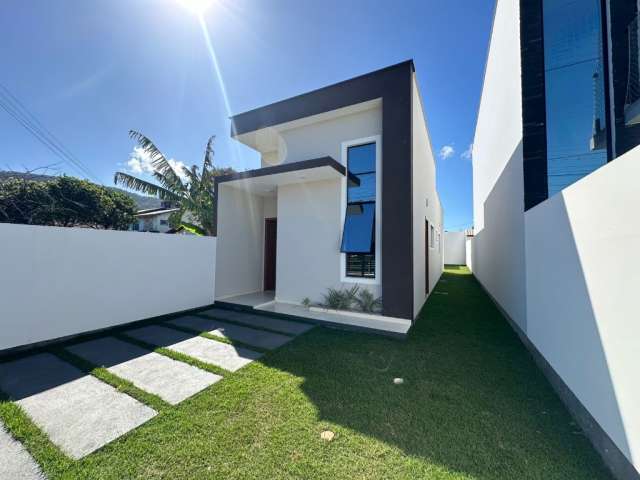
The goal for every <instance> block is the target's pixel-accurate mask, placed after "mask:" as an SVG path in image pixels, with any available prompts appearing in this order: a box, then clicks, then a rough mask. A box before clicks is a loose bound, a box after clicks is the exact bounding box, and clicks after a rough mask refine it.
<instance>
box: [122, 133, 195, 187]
mask: <svg viewBox="0 0 640 480" xmlns="http://www.w3.org/2000/svg"><path fill="white" fill-rule="evenodd" d="M129 137H131V138H132V139H134V140H135V141H136V142H138V145H140V147H142V149H143V150H144V151H145V152H146V153H148V154H149V156H150V157H151V166H152V167H153V169H154V173H158V174H159V175H161V176H162V177H164V178H163V179H160V178H159V175H155V174H154V177H156V179H157V180H158V181H160V182H161V183H162V185H164V186H165V188H167V189H172V190H176V191H180V190H184V184H183V183H182V180H181V179H180V176H179V175H178V173H177V172H176V171H175V170H174V169H173V167H172V166H171V164H170V163H169V161H168V160H167V159H166V157H165V156H164V155H163V154H162V152H161V151H160V150H159V149H158V147H156V145H155V144H154V143H153V142H152V141H151V139H149V138H148V137H146V136H145V135H143V134H142V133H140V132H136V131H135V130H130V131H129Z"/></svg>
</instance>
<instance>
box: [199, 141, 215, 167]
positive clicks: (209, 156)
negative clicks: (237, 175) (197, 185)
mask: <svg viewBox="0 0 640 480" xmlns="http://www.w3.org/2000/svg"><path fill="white" fill-rule="evenodd" d="M215 139H216V136H215V135H212V136H211V137H209V141H208V142H207V148H206V149H205V151H204V161H203V162H202V171H203V172H204V171H205V170H210V169H211V168H212V167H213V155H214V153H215V152H214V151H213V142H214V140H215Z"/></svg>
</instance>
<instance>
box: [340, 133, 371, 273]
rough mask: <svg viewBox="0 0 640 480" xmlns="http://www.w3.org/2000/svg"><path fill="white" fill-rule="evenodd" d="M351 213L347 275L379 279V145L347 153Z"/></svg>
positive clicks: (346, 228)
mask: <svg viewBox="0 0 640 480" xmlns="http://www.w3.org/2000/svg"><path fill="white" fill-rule="evenodd" d="M347 170H348V174H349V178H350V179H353V180H355V181H349V182H347V211H346V213H345V220H344V230H343V233H342V245H341V247H340V251H341V252H343V253H346V254H347V262H346V275H347V276H355V277H374V276H375V215H376V144H375V143H367V144H365V145H357V146H353V147H349V148H348V150H347Z"/></svg>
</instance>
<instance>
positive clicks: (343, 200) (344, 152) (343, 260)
mask: <svg viewBox="0 0 640 480" xmlns="http://www.w3.org/2000/svg"><path fill="white" fill-rule="evenodd" d="M368 143H375V145H376V147H375V152H376V200H375V204H376V210H375V221H374V222H375V225H374V235H375V237H374V239H375V252H374V255H375V273H374V276H373V277H365V276H362V277H354V276H347V254H346V253H342V252H340V247H341V245H342V236H343V235H344V221H345V217H346V212H347V211H346V209H347V177H346V176H345V177H344V178H342V179H341V182H340V216H339V219H340V226H339V230H338V231H339V232H340V238H339V239H338V252H339V253H340V281H341V282H344V283H360V284H367V285H380V284H381V275H382V268H381V256H382V135H373V136H370V137H364V138H356V139H353V140H347V141H344V142H342V143H341V145H340V147H341V148H340V150H341V162H340V163H342V165H344V166H345V167H346V168H347V172H348V168H349V166H348V152H349V147H357V146H359V145H366V144H368Z"/></svg>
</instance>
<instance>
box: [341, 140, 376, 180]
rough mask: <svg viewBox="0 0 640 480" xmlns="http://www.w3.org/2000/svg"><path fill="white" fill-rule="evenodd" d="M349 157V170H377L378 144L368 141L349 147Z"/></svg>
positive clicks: (357, 171)
mask: <svg viewBox="0 0 640 480" xmlns="http://www.w3.org/2000/svg"><path fill="white" fill-rule="evenodd" d="M347 158H348V159H349V165H348V167H349V172H351V173H353V174H354V175H357V174H359V173H369V172H375V170H376V144H375V143H367V144H366V145H358V146H357V147H349V149H348V151H347Z"/></svg>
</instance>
